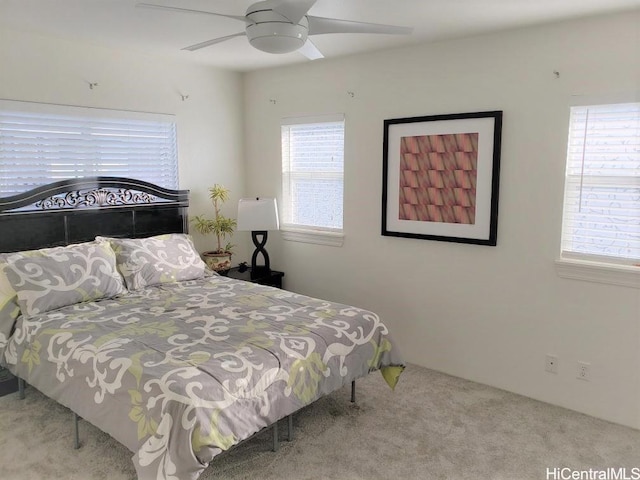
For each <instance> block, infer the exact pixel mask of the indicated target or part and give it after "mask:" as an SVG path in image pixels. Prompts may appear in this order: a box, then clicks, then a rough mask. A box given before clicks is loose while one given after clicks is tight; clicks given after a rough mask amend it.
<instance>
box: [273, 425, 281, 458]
mask: <svg viewBox="0 0 640 480" xmlns="http://www.w3.org/2000/svg"><path fill="white" fill-rule="evenodd" d="M279 448H280V442H279V438H278V422H276V423H274V424H273V451H274V452H277V451H278V449H279Z"/></svg>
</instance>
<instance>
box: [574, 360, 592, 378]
mask: <svg viewBox="0 0 640 480" xmlns="http://www.w3.org/2000/svg"><path fill="white" fill-rule="evenodd" d="M576 378H578V379H580V380H585V381H587V382H588V381H589V380H591V364H590V363H587V362H578V374H577V375H576Z"/></svg>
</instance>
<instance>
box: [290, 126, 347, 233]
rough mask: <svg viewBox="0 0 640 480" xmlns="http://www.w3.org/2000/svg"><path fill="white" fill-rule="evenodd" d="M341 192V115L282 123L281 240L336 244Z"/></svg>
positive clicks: (340, 224)
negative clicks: (282, 232) (282, 238)
mask: <svg viewBox="0 0 640 480" xmlns="http://www.w3.org/2000/svg"><path fill="white" fill-rule="evenodd" d="M343 191H344V117H343V116H341V115H340V116H336V115H333V116H323V117H314V118H309V117H306V118H294V119H286V120H284V121H283V122H282V203H283V205H282V230H284V232H285V233H284V238H285V239H289V240H298V241H307V242H312V243H323V244H330V245H341V244H342V223H343V197H344V195H343ZM287 232H288V233H287Z"/></svg>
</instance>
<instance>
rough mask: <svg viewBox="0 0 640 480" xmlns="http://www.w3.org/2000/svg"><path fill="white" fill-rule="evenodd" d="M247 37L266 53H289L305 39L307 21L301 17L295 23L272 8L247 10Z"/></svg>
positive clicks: (300, 45)
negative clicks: (248, 22) (249, 21)
mask: <svg viewBox="0 0 640 480" xmlns="http://www.w3.org/2000/svg"><path fill="white" fill-rule="evenodd" d="M247 19H249V20H251V22H253V23H250V24H248V25H247V38H248V39H249V43H250V44H251V45H253V46H254V47H255V48H257V49H258V50H262V51H263V52H267V53H290V52H295V51H296V50H298V49H299V48H301V47H302V46H303V45H304V43H305V42H306V41H307V35H308V33H309V22H308V20H307V17H302V19H301V20H300V22H299V23H298V24H297V25H294V24H292V23H291V22H290V21H288V20H287V19H286V18H284V17H283V16H281V15H279V14H277V13H275V12H273V11H272V10H258V11H253V12H247Z"/></svg>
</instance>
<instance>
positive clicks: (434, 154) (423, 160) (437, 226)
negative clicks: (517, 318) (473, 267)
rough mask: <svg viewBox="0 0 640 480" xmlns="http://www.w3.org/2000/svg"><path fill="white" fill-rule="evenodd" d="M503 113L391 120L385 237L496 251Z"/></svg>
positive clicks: (385, 164) (384, 191)
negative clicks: (487, 247)
mask: <svg viewBox="0 0 640 480" xmlns="http://www.w3.org/2000/svg"><path fill="white" fill-rule="evenodd" d="M501 133H502V111H492V112H475V113H457V114H449V115H432V116H427V117H411V118H394V119H389V120H385V121H384V146H383V150H384V152H383V156H384V158H383V171H382V177H383V184H382V235H388V236H394V237H409V238H420V239H425V240H440V241H446V242H460V243H473V244H478V245H490V246H495V245H496V243H497V236H498V193H499V185H500V181H499V180H500V142H501Z"/></svg>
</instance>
